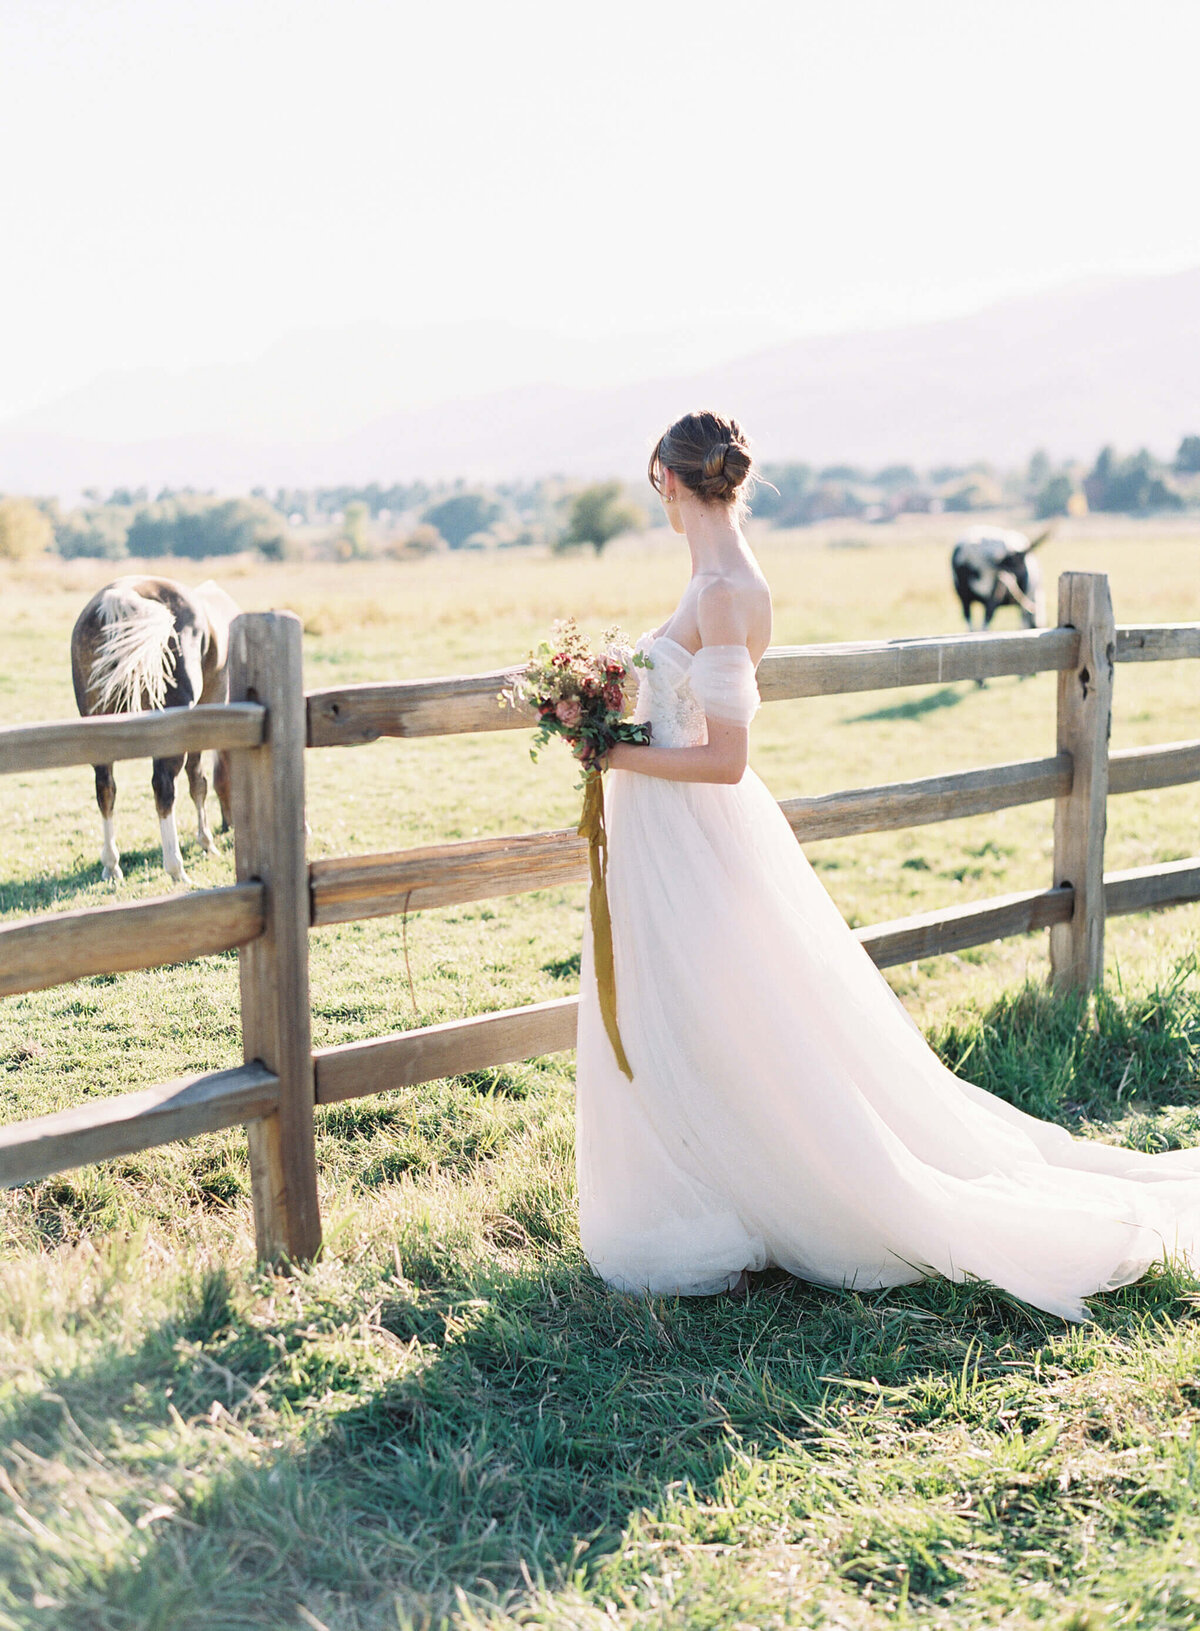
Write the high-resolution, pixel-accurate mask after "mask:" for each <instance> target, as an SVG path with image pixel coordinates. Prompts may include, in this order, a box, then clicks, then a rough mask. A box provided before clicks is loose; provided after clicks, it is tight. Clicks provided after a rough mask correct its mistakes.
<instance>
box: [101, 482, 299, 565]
mask: <svg viewBox="0 0 1200 1631" xmlns="http://www.w3.org/2000/svg"><path fill="white" fill-rule="evenodd" d="M285 538H286V528H285V526H284V523H283V519H282V517H281V516H279V515H278V514H277V513H276V512H275V511H274V510H273V509H272V508H271V506H270V505H269V504H267V503H265V502H264V501H263V500H262V499H257V498H225V499H220V498H204V497H199V496H180V497H176V498H167V499H163V500H161V501H160V502H158V503H156V504H150V505H148V506H146V508H144V509H140V510H138V512H137V513H136V515H135V516H134V518H133V521H132V523H131V524H130V527H129V533H128V537H127V539H126V545H127V548H128V551H129V553H130V555H135V556H139V557H143V558H148V559H154V558H156V557H158V556H163V555H180V556H187V557H189V558H191V559H193V560H202V559H204V558H205V557H206V556H210V555H240V554H242V553H243V552H245V551H250V550H258V551H260V552H261V553H263V554H264V555H266V556H268V557H269V556H272V555H274V556H276V557H277V558H278V556H279V555H281V554H282V553H283V550H284V542H285Z"/></svg>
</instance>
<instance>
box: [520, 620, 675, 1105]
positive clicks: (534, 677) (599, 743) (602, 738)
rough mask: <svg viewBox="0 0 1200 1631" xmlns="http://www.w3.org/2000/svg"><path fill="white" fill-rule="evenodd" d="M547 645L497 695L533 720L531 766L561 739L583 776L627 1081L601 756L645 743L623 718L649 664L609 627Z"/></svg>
mask: <svg viewBox="0 0 1200 1631" xmlns="http://www.w3.org/2000/svg"><path fill="white" fill-rule="evenodd" d="M551 632H552V634H553V636H554V638H553V640H549V641H547V640H543V641H542V643H541V644H540V645H539V646H538V648H537V650H536V651H535V652H533V653H532V655H531V656H530V658H529V661H528V662H527V663H526V664H525V667H524V668H523V669H521V670H520V671H519V672H518V673H517V674H515V675H514V676H513V679H512V683H511V684H510V685H509V686H508V687H507V688H506V689H505V690H503V691H501V693H500V699H499V700H500V704H501V706H502V707H512V706H513V705H514V704H516V703H526V704H528V705H529V707H531V708H533V709H534V710H535V712H536V713H537V716H538V724H537V729H536V731H535V732H534V737H533V743H532V746H531V747H530V749H529V755H530V758H532V759H534V760H536V759H537V756H538V752H539V751H540V749H542V748H544V747H545V745H546V743H547V742H548V741H549V740H550V738H551V737H552V736H561V737H562V738H563V739H564V740H565V741H566V743H567V745H568V747H569V748H570V749H571V752H572V753H573V754H574V755H575V757H576V759H578V760H579V763H580V767H581V771H582V775H583V782H582V786H583V813H582V815H581V816H580V820H579V833H580V836H581V837H583V838H586V839H587V843H588V871H589V874H590V877H591V890H590V893H589V895H588V909H589V912H590V915H591V921H592V952H593V959H592V960H593V963H594V965H595V970H596V987H597V991H598V994H599V998H600V1013H601V1017H602V1018H603V1020H604V1029H605V1031H606V1032H607V1033H608V1039H609V1041H610V1042H611V1044H612V1049H613V1053H614V1054H615V1056H616V1060H617V1064H618V1065H619V1066H620V1068H621V1070H622V1071H624V1073H625V1075H626V1076H627V1077H628V1078H629V1080H630V1081H632V1080H633V1072H632V1070H631V1069H630V1066H629V1061H628V1059H626V1057H625V1049H624V1047H623V1046H622V1044H621V1033H620V1031H619V1030H618V1029H617V982H616V971H615V967H614V963H613V940H612V918H611V916H610V914H609V909H608V889H607V886H606V876H607V873H608V834H607V833H606V831H605V828H604V778H603V776H602V775H601V774H600V766H601V765H602V764H603V760H604V755H605V754H606V753H607V752H608V751H609V749H610V748H612V747H615V746H616V744H617V743H618V742H638V743H645V742H648V741H649V740H650V726H649V724H648V723H643V724H635V723H634V722H633V721H632V720H629V719H625V718H623V717H622V716H623V715H624V713H625V711H626V708H627V705H628V703H629V700H630V698H629V692H630V688H631V681H632V678H633V675H632V672H631V670H632V669H634V668H650V667H652V666H653V665H652V663H651V661H650V659H649V658H648V657H645V656H643V655H642V653H641V652H640V651H634V650H632V648H631V647H630V645H629V642H628V641H627V640H625V639H624V638H623V636H622V635H621V633H620V631H619V630H618V629H608V630H607V631H606V632H605V634H604V636H603V642H604V643H603V645H602V647H601V649H600V650H599V651H593V650H592V648H591V646H590V645H589V644H588V641H587V637H586V635H584V634H583V633H582V632H581V631H580V629H579V627H578V625H577V624H576V622H575V619H574V618H573V617H568V618H565V619H564V620H563V621H562V622H559V623H555V624H554V626H553V629H552V631H551Z"/></svg>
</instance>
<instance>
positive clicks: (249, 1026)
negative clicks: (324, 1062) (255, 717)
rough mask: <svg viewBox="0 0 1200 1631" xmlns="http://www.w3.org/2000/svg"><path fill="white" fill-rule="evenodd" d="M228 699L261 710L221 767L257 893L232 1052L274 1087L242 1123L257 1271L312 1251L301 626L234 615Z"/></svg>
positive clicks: (240, 855)
mask: <svg viewBox="0 0 1200 1631" xmlns="http://www.w3.org/2000/svg"><path fill="white" fill-rule="evenodd" d="M229 676H230V700H231V701H233V702H259V703H262V704H263V705H264V706H265V708H266V710H267V718H266V737H265V740H264V743H263V746H262V747H260V748H256V749H253V750H249V751H245V752H240V753H234V754H233V755H232V756H231V757H232V765H231V771H232V782H233V821H234V852H235V855H236V858H237V876H238V881H239V882H248V881H250V880H251V879H259V880H261V882H262V883H263V884H264V886H265V897H266V898H265V920H266V922H265V929H264V932H263V934H262V935H261V937H260V938H258V939H257V940H252V941H251V942H250V943H249V944H248V945H245V946H242V947H241V949H240V951H239V957H240V961H241V992H242V1047H243V1055H244V1057H245V1059H246V1060H247V1062H249V1061H250V1060H253V1059H261V1060H262V1062H263V1064H264V1065H266V1066H267V1067H268V1068H269V1069H270V1070H272V1071H274V1072H275V1074H276V1075H277V1076H278V1078H279V1108H278V1110H277V1111H276V1112H275V1114H273V1115H270V1116H265V1117H263V1118H262V1120H259V1121H253V1122H250V1123H248V1124H247V1128H246V1131H247V1136H248V1138H249V1141H250V1175H251V1185H252V1189H253V1195H254V1227H255V1235H256V1239H257V1244H258V1255H259V1258H260V1259H261V1260H263V1261H271V1260H274V1259H278V1258H287V1259H289V1260H291V1261H292V1262H299V1261H303V1260H305V1259H307V1258H310V1257H312V1256H313V1255H314V1254H315V1252H316V1251H317V1248H318V1247H319V1246H320V1244H321V1215H320V1210H319V1207H318V1202H317V1163H316V1150H315V1146H314V1140H313V1109H314V1104H315V1090H314V1085H313V1080H314V1079H313V1056H312V1016H311V1012H310V1009H309V993H308V927H309V894H308V865H307V857H306V855H305V843H304V746H305V735H306V731H305V702H304V684H303V676H302V672H301V629H300V620H299V618H297V617H296V616H294V615H293V613H291V612H262V613H255V614H253V615H250V616H242V617H239V618H237V619H236V621H235V622H234V624H233V629H232V634H231V637H230V652H229Z"/></svg>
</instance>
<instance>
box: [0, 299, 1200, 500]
mask: <svg viewBox="0 0 1200 1631" xmlns="http://www.w3.org/2000/svg"><path fill="white" fill-rule="evenodd" d="M704 338H705V337H703V336H697V335H696V334H695V333H694V332H693V333H691V334H683V333H679V334H674V335H671V334H667V335H657V336H625V337H621V338H619V339H615V340H604V341H598V342H596V343H595V344H593V345H590V346H586V345H583V344H581V343H577V342H568V341H565V340H563V339H562V338H561V337H558V336H555V335H552V334H543V333H535V332H529V331H522V330H518V329H516V328H508V327H505V326H504V325H495V324H464V325H457V326H453V327H445V328H439V329H428V330H417V331H411V332H405V331H400V330H396V329H391V328H388V327H386V326H385V325H381V324H371V325H365V324H364V325H358V326H355V327H352V328H347V329H344V330H321V331H313V332H309V333H301V334H297V335H293V336H291V337H289V339H288V340H286V341H284V342H281V343H280V344H278V345H276V346H273V347H272V348H271V349H270V350H268V351H267V352H265V353H264V354H263V356H262V357H261V358H259V359H258V360H257V361H255V362H252V363H244V364H239V365H236V366H233V365H229V366H212V367H209V368H203V369H194V370H189V371H183V372H179V373H175V374H171V373H168V372H166V371H164V370H143V371H139V372H133V371H131V372H128V373H118V374H110V375H105V376H103V377H102V378H100V379H97V380H96V381H94V382H93V383H92V384H91V385H90V386H88V387H87V388H86V389H84V390H82V391H78V392H75V393H72V394H71V395H70V396H69V397H64V398H62V399H61V400H60V401H58V402H55V403H52V404H49V405H48V406H46V407H43V408H41V409H39V410H37V411H36V412H35V413H30V414H26V415H24V416H22V417H21V418H20V419H19V420H11V421H9V422H8V423H7V424H5V425H0V491H9V492H33V493H58V494H60V495H63V496H67V497H69V496H73V495H75V494H78V493H79V492H80V491H81V490H82V489H83V488H85V487H91V486H96V487H102V488H108V487H111V486H115V485H133V486H137V485H143V484H144V485H147V486H149V487H151V488H156V487H158V486H161V485H164V484H166V485H171V486H185V485H190V486H196V487H215V488H217V489H219V490H222V491H239V490H245V489H248V488H249V487H252V486H256V485H260V484H261V485H265V486H267V487H274V486H275V485H277V484H287V485H293V484H294V485H299V486H315V485H332V484H336V483H340V482H352V483H362V482H368V481H371V480H378V481H381V482H390V481H395V480H411V479H413V478H416V477H425V478H429V479H441V478H447V477H457V476H464V477H467V478H468V479H480V480H501V479H506V478H520V477H534V476H541V475H550V474H556V473H557V474H562V475H566V476H579V477H582V476H599V475H613V474H615V475H634V474H636V473H637V472H638V471H639V470H641V469H643V468H644V465H645V457H646V452H647V449H648V446H649V443H650V442H651V441H652V439H653V436H654V435H655V434H656V433H657V431H658V430H659V428H660V427H661V426H662V425H664V424H665V423H666V422H667V421H668V420H669V419H671V418H672V417H674V416H675V415H676V414H678V413H680V412H682V411H684V410H685V409H687V408H689V407H695V406H714V407H719V408H721V409H723V410H724V411H727V412H731V413H733V414H735V415H736V416H737V417H738V418H739V419H740V420H741V421H742V423H743V425H744V426H745V427H746V429H747V430H748V431H749V432H750V434H751V436H752V438H753V439H754V441H755V444H756V447H757V450H758V453H759V455H760V457H761V458H764V459H803V460H806V461H808V462H810V463H816V464H823V463H834V462H846V463H861V464H865V465H868V466H877V465H881V464H885V463H889V462H893V461H907V462H911V463H915V464H918V465H926V464H930V463H940V462H946V463H952V462H955V461H966V460H970V459H974V458H981V457H982V458H990V459H993V460H995V461H997V462H999V463H1015V462H1018V461H1023V460H1024V459H1025V458H1027V457H1028V455H1029V453H1030V452H1031V451H1032V450H1033V449H1034V448H1036V447H1045V448H1047V449H1048V450H1049V452H1050V453H1051V454H1053V455H1055V456H1059V457H1067V456H1077V457H1081V458H1090V457H1091V456H1092V455H1093V454H1094V453H1095V451H1096V450H1097V448H1099V447H1100V446H1101V445H1102V444H1103V443H1105V442H1114V443H1115V444H1116V445H1117V446H1118V447H1121V448H1133V447H1140V446H1143V445H1147V446H1149V447H1151V448H1152V449H1153V450H1154V451H1156V452H1158V453H1160V454H1163V455H1166V454H1170V453H1172V452H1173V451H1174V449H1175V447H1176V445H1177V443H1178V441H1179V438H1180V436H1181V435H1183V434H1184V433H1188V432H1190V433H1200V268H1196V269H1195V270H1193V271H1188V272H1181V273H1175V274H1171V275H1170V276H1161V277H1139V278H1127V279H1121V280H1119V281H1109V282H1105V283H1097V284H1091V285H1084V286H1080V287H1074V288H1070V289H1063V290H1059V291H1055V292H1053V293H1049V294H1041V295H1035V296H1028V297H1024V298H1021V299H1015V300H1008V301H1005V302H1003V303H1001V304H998V305H995V306H992V307H990V308H988V309H987V310H985V311H982V312H979V313H976V314H975V315H972V316H969V317H957V318H952V319H948V320H945V321H942V322H936V323H923V324H915V325H909V326H905V327H898V328H890V329H881V330H875V331H869V332H858V333H852V334H838V335H830V336H821V337H814V338H807V339H800V340H793V341H789V342H787V343H785V344H773V345H770V346H767V347H765V348H763V349H760V350H757V351H755V352H753V353H752V354H751V355H748V356H740V357H734V358H731V359H729V360H725V361H721V362H718V363H716V364H712V365H709V366H707V367H704V368H696V367H695V366H694V365H693V363H692V362H691V360H690V359H692V358H694V357H695V356H696V355H700V354H705V352H704V343H703V342H704ZM706 354H707V355H709V356H712V355H714V354H717V355H719V351H714V348H713V347H712V345H711V343H710V344H709V345H708V348H707V353H706ZM567 379H571V380H575V381H580V380H582V381H584V382H585V383H583V384H579V383H575V384H573V385H568V384H564V383H562V381H563V380H567Z"/></svg>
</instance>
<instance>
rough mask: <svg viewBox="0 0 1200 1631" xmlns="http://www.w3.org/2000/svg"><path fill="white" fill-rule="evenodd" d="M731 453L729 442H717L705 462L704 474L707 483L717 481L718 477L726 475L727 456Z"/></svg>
mask: <svg viewBox="0 0 1200 1631" xmlns="http://www.w3.org/2000/svg"><path fill="white" fill-rule="evenodd" d="M728 452H729V443H728V442H715V443H714V444H713V449H712V452H711V453H710V454H709V455H708V457H707V459H705V461H704V469H703V471H702V474H703V476H704V479H705V480H706V481H715V480H716V479H717V477H718V476H723V475H724V474H725V455H726V454H727V453H728Z"/></svg>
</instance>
